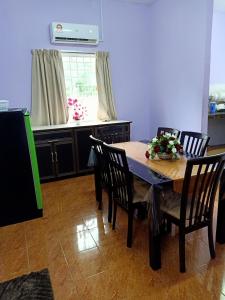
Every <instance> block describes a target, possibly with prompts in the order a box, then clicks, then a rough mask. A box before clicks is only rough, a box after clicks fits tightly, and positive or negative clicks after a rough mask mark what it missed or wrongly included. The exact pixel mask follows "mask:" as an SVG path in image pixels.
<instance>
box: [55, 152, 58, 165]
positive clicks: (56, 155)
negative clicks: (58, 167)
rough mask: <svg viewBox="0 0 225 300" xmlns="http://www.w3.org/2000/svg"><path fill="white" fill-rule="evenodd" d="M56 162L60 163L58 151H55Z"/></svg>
mask: <svg viewBox="0 0 225 300" xmlns="http://www.w3.org/2000/svg"><path fill="white" fill-rule="evenodd" d="M55 161H56V162H58V154H57V151H55Z"/></svg>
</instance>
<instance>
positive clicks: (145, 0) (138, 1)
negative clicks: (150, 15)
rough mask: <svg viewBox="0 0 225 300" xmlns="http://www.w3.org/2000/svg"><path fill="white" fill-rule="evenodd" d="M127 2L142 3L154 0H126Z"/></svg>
mask: <svg viewBox="0 0 225 300" xmlns="http://www.w3.org/2000/svg"><path fill="white" fill-rule="evenodd" d="M126 1H128V2H134V3H144V4H150V3H152V2H154V1H155V0H126Z"/></svg>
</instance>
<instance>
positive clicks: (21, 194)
mask: <svg viewBox="0 0 225 300" xmlns="http://www.w3.org/2000/svg"><path fill="white" fill-rule="evenodd" d="M41 216H42V195H41V187H40V179H39V172H38V165H37V158H36V151H35V145H34V138H33V133H32V130H31V125H30V116H29V113H28V112H27V111H26V109H10V110H8V111H2V112H0V226H5V225H9V224H14V223H18V222H22V221H25V220H30V219H33V218H37V217H41Z"/></svg>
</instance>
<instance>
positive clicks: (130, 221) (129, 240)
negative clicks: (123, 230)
mask: <svg viewBox="0 0 225 300" xmlns="http://www.w3.org/2000/svg"><path fill="white" fill-rule="evenodd" d="M133 215H134V211H133V209H130V210H128V231H127V247H128V248H131V246H132V235H133Z"/></svg>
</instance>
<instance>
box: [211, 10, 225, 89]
mask: <svg viewBox="0 0 225 300" xmlns="http://www.w3.org/2000/svg"><path fill="white" fill-rule="evenodd" d="M224 29H225V13H223V12H217V11H215V12H214V13H213V26H212V44H211V65H210V83H211V84H215V83H223V84H225V34H224Z"/></svg>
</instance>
